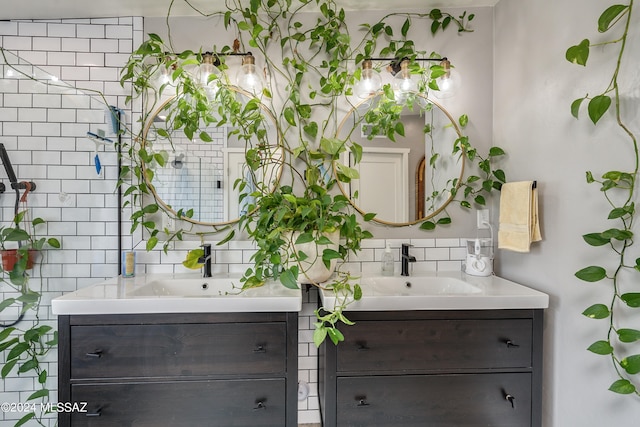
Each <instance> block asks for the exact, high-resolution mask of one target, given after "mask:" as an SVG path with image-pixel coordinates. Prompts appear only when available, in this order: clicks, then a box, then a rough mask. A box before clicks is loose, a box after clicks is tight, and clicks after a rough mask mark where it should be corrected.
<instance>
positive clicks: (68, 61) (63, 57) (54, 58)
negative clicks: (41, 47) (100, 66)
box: [47, 52, 76, 65]
mask: <svg viewBox="0 0 640 427" xmlns="http://www.w3.org/2000/svg"><path fill="white" fill-rule="evenodd" d="M47 64H48V65H76V53H74V52H48V53H47Z"/></svg>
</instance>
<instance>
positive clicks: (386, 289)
mask: <svg viewBox="0 0 640 427" xmlns="http://www.w3.org/2000/svg"><path fill="white" fill-rule="evenodd" d="M360 286H361V287H363V288H367V289H370V290H371V291H372V293H371V294H372V295H381V296H383V295H387V296H423V295H456V294H477V293H479V292H482V289H480V288H478V287H477V286H475V285H472V284H471V283H467V282H465V281H463V280H460V279H456V278H454V277H437V276H415V277H384V276H371V277H367V276H365V277H362V278H361V281H360Z"/></svg>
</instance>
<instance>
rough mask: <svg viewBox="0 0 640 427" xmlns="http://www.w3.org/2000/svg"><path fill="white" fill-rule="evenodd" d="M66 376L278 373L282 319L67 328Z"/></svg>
mask: <svg viewBox="0 0 640 427" xmlns="http://www.w3.org/2000/svg"><path fill="white" fill-rule="evenodd" d="M70 347H71V378H72V379H85V378H88V379H90V378H127V377H128V378H141V377H146V378H158V377H178V376H180V377H194V376H219V377H233V376H236V377H237V376H241V375H244V376H246V375H264V374H269V375H284V373H285V372H286V360H287V341H286V324H285V323H278V322H274V323H259V324H257V323H238V324H235V323H217V324H156V325H107V326H72V327H71V346H70Z"/></svg>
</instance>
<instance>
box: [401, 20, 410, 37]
mask: <svg viewBox="0 0 640 427" xmlns="http://www.w3.org/2000/svg"><path fill="white" fill-rule="evenodd" d="M410 26H411V21H409V18H407V19H406V20H405V21H404V24H402V29H401V31H400V32H401V33H402V37H406V36H407V33H408V32H409V27H410Z"/></svg>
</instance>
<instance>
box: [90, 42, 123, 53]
mask: <svg viewBox="0 0 640 427" xmlns="http://www.w3.org/2000/svg"><path fill="white" fill-rule="evenodd" d="M91 52H104V53H107V52H110V53H117V52H118V40H108V39H92V40H91Z"/></svg>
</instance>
